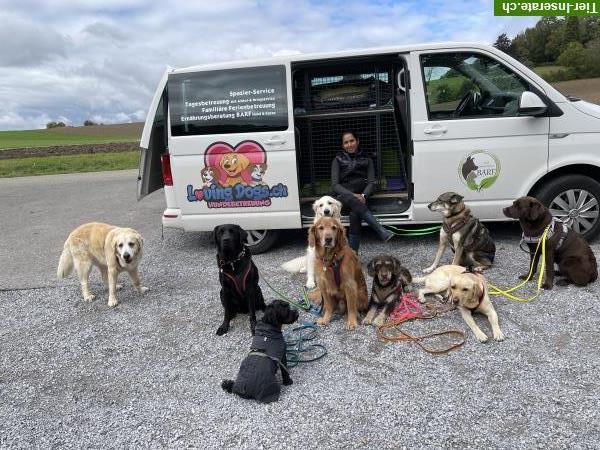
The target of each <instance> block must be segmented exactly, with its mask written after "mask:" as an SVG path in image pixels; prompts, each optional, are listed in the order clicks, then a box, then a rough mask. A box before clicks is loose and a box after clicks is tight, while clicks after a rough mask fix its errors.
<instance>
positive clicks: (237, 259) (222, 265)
mask: <svg viewBox="0 0 600 450" xmlns="http://www.w3.org/2000/svg"><path fill="white" fill-rule="evenodd" d="M244 256H246V246H245V245H244V248H243V249H242V251H241V252H240V253H239V255H237V257H236V258H235V259H232V260H231V261H225V260H224V259H219V269H220V270H221V272H222V271H223V267H225V266H226V265H227V264H230V265H231V270H233V264H234V263H236V262H238V261H239V260H240V259H242V258H243V257H244Z"/></svg>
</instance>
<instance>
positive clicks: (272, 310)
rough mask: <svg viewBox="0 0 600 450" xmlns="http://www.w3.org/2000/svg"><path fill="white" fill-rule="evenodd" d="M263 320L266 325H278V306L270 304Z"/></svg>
mask: <svg viewBox="0 0 600 450" xmlns="http://www.w3.org/2000/svg"><path fill="white" fill-rule="evenodd" d="M261 320H262V321H263V322H264V323H269V324H271V325H277V306H276V305H275V304H274V303H270V304H268V305H267V307H266V308H265V312H264V313H263V316H262V319H261Z"/></svg>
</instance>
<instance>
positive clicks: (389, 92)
mask: <svg viewBox="0 0 600 450" xmlns="http://www.w3.org/2000/svg"><path fill="white" fill-rule="evenodd" d="M292 69H293V73H292V77H293V99H294V123H295V134H296V149H297V167H298V182H299V188H300V202H301V211H302V216H303V219H304V221H305V222H310V221H311V220H312V215H313V213H312V210H311V203H312V201H314V200H315V199H316V198H318V197H320V196H322V195H327V194H330V193H331V164H332V161H333V159H334V158H335V155H336V154H337V153H338V152H340V151H342V145H341V134H342V131H344V130H352V131H354V132H355V133H356V135H357V137H358V138H359V141H360V148H361V149H362V151H363V152H366V153H367V154H368V155H369V156H370V157H371V158H372V159H373V162H374V165H375V174H376V180H377V187H378V188H377V191H376V193H375V194H374V196H373V197H372V198H371V200H370V202H369V206H370V208H371V209H372V210H373V211H374V213H376V214H380V215H381V214H398V213H402V212H403V211H405V210H406V209H407V208H408V206H409V202H408V201H407V199H408V177H407V165H408V160H407V152H406V150H407V147H408V146H407V140H406V132H405V130H406V124H405V123H404V124H403V123H402V120H403V117H404V118H406V117H407V114H406V109H405V108H406V102H401V103H397V102H396V98H397V97H402V96H404V91H403V90H402V86H400V85H399V84H398V83H397V80H398V79H399V78H400V79H402V75H403V65H402V62H401V60H399V58H398V56H397V55H395V56H392V57H387V56H383V57H376V58H369V59H365V58H358V59H347V60H341V61H340V60H336V61H318V62H311V63H297V64H294V65H293V66H292ZM400 108H404V110H403V111H402V113H401V112H400ZM403 138H404V139H403Z"/></svg>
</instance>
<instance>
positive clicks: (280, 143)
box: [265, 139, 287, 145]
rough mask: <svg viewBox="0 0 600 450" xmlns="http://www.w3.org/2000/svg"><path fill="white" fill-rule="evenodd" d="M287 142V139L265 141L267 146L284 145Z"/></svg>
mask: <svg viewBox="0 0 600 450" xmlns="http://www.w3.org/2000/svg"><path fill="white" fill-rule="evenodd" d="M286 142H287V141H286V140H285V139H269V140H268V141H265V144H267V145H283V144H285V143H286Z"/></svg>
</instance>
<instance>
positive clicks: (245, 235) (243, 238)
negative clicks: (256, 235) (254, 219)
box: [236, 225, 248, 246]
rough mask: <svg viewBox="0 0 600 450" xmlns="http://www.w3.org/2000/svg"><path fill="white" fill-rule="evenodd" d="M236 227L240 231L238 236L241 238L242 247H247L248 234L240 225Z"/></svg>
mask: <svg viewBox="0 0 600 450" xmlns="http://www.w3.org/2000/svg"><path fill="white" fill-rule="evenodd" d="M236 227H237V230H238V236H239V237H240V245H242V246H243V245H246V240H247V239H248V232H247V231H246V230H244V229H243V228H242V227H240V226H239V225H236Z"/></svg>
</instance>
